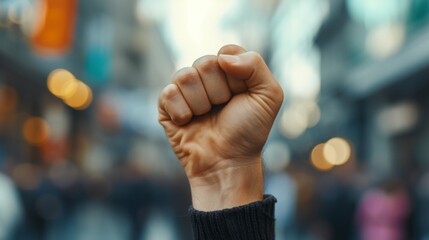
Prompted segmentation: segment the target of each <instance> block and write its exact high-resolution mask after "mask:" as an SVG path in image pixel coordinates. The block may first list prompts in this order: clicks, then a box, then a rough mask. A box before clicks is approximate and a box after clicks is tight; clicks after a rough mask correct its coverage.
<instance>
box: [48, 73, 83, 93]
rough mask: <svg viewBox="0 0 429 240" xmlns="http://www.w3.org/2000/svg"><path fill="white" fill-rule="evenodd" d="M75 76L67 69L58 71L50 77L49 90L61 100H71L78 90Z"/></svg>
mask: <svg viewBox="0 0 429 240" xmlns="http://www.w3.org/2000/svg"><path fill="white" fill-rule="evenodd" d="M77 82H78V81H77V80H76V78H75V76H73V74H72V73H70V72H69V71H67V70H65V69H56V70H54V71H52V72H51V73H50V74H49V76H48V89H49V91H51V93H52V94H54V95H55V96H57V97H59V98H69V97H70V96H72V95H73V94H74V93H75V92H76V90H77V85H78V83H77Z"/></svg>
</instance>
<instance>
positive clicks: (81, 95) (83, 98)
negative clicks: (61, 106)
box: [64, 81, 92, 110]
mask: <svg viewBox="0 0 429 240" xmlns="http://www.w3.org/2000/svg"><path fill="white" fill-rule="evenodd" d="M64 102H65V103H66V104H67V105H69V106H70V107H72V108H74V109H77V110H83V109H86V108H87V107H88V106H89V105H90V104H91V102H92V91H91V89H90V88H89V87H88V86H87V85H86V84H85V83H83V82H81V81H77V86H76V91H74V93H73V94H72V95H70V96H68V97H67V98H65V99H64Z"/></svg>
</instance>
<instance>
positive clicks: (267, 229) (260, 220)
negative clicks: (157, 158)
mask: <svg viewBox="0 0 429 240" xmlns="http://www.w3.org/2000/svg"><path fill="white" fill-rule="evenodd" d="M276 201H277V200H276V199H275V198H274V197H273V196H270V195H266V196H264V200H262V201H260V202H254V203H250V204H248V205H245V206H240V207H235V208H231V209H225V210H221V211H214V212H201V211H198V210H195V209H194V208H192V207H191V208H190V210H189V213H190V216H191V224H192V229H193V232H194V239H195V240H273V239H274V220H275V219H274V204H275V202H276Z"/></svg>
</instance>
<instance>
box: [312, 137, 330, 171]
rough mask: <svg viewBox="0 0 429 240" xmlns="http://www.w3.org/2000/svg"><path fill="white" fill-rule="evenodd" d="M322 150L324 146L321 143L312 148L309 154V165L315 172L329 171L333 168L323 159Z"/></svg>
mask: <svg viewBox="0 0 429 240" xmlns="http://www.w3.org/2000/svg"><path fill="white" fill-rule="evenodd" d="M324 148H325V144H324V143H322V144H319V145H317V146H316V147H314V148H313V151H312V152H311V163H312V165H313V166H314V167H315V168H316V169H317V170H320V171H328V170H331V169H332V167H333V166H334V165H332V164H331V163H329V162H328V161H327V160H326V159H325V155H324Z"/></svg>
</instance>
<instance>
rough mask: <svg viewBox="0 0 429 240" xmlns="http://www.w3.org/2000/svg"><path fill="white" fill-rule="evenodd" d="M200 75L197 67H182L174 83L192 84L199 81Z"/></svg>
mask: <svg viewBox="0 0 429 240" xmlns="http://www.w3.org/2000/svg"><path fill="white" fill-rule="evenodd" d="M198 79H199V75H198V72H197V70H196V69H195V68H193V67H188V68H182V69H181V70H179V71H178V72H177V73H176V74H175V76H174V80H173V82H174V83H177V84H179V85H191V84H194V83H196V82H197V81H198Z"/></svg>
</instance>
